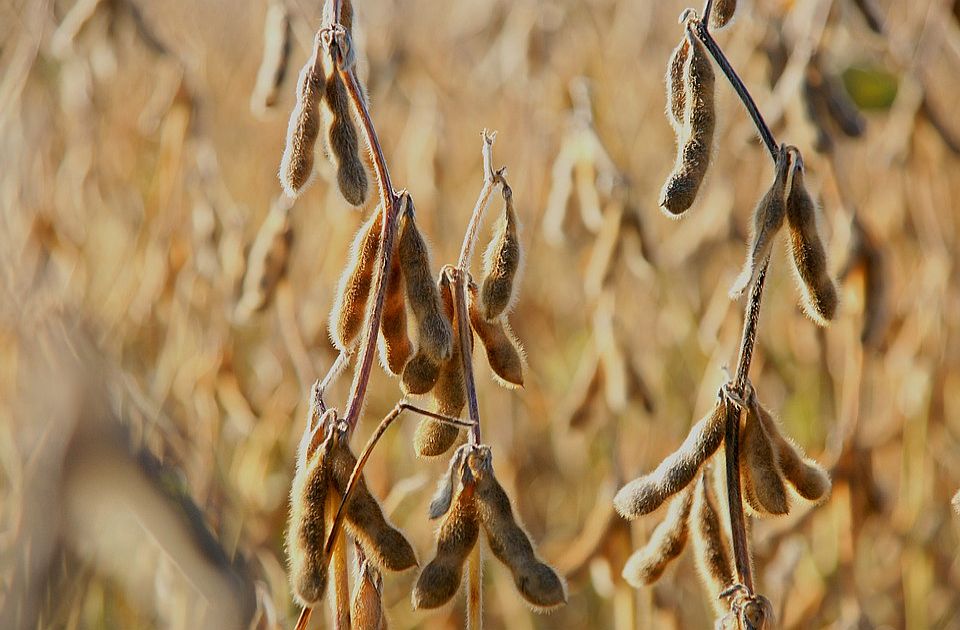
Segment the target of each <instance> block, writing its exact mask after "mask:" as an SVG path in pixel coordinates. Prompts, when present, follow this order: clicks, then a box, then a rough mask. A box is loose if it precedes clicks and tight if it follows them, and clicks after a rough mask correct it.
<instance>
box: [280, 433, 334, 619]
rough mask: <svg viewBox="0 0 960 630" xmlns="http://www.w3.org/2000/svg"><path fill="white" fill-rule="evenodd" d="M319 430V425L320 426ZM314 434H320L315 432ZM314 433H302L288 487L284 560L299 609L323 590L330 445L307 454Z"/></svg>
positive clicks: (320, 596) (322, 446)
mask: <svg viewBox="0 0 960 630" xmlns="http://www.w3.org/2000/svg"><path fill="white" fill-rule="evenodd" d="M321 427H322V423H321ZM316 431H322V428H319V427H318V428H317V429H316ZM316 431H310V430H309V429H308V430H307V431H305V432H304V438H303V439H302V440H301V448H300V457H299V458H298V465H297V472H296V475H295V476H294V478H293V484H292V485H291V487H290V520H289V523H288V526H287V556H288V558H289V565H290V569H289V570H290V585H291V586H292V588H293V593H294V595H295V596H296V598H297V600H298V601H299V602H300V603H301V604H302V605H303V606H313V605H314V604H316V603H317V602H319V601H320V600H321V599H322V598H323V594H324V591H325V590H326V587H327V565H326V563H325V562H324V557H323V545H324V543H325V542H326V537H325V531H324V528H325V525H326V518H325V506H326V503H327V493H328V486H329V477H330V471H329V468H330V448H329V446H330V441H329V439H327V440H325V441H324V442H323V444H322V445H321V446H320V448H317V449H315V450H314V451H313V452H312V453H309V445H310V444H311V443H312V441H313V437H314V435H315V433H316ZM308 453H309V457H308V456H307V454H308Z"/></svg>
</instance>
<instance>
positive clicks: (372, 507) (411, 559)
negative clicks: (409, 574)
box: [330, 432, 417, 571]
mask: <svg viewBox="0 0 960 630" xmlns="http://www.w3.org/2000/svg"><path fill="white" fill-rule="evenodd" d="M356 465H357V458H356V457H355V456H354V455H353V453H352V452H351V451H350V446H349V445H348V444H347V441H346V434H345V433H342V432H338V433H336V434H335V436H334V439H333V446H332V448H331V452H330V479H331V481H332V482H333V487H334V488H335V489H336V491H337V492H338V493H339V494H340V496H341V497H342V496H343V495H344V492H346V489H347V485H348V484H349V483H350V475H351V474H352V473H353V469H354V467H355V466H356ZM345 523H346V527H347V529H348V530H349V531H350V534H351V536H353V537H354V539H356V541H357V542H358V543H360V546H361V547H363V551H364V553H365V554H367V558H369V559H370V560H371V561H372V562H374V563H375V564H376V565H377V566H379V567H383V568H385V569H388V570H390V571H405V570H406V569H409V568H411V567H415V566H417V556H416V554H415V553H414V551H413V547H412V546H411V545H410V543H409V542H407V539H406V538H405V537H404V536H403V534H402V533H400V531H399V530H398V529H396V528H395V527H393V525H391V524H390V523H389V522H388V521H387V519H386V517H385V516H384V515H383V510H382V509H381V508H380V503H379V502H378V501H377V500H376V498H374V496H373V495H372V494H371V493H370V490H369V489H368V488H367V484H366V481H364V478H363V476H362V475H361V477H360V478H359V479H358V480H357V483H356V485H355V486H354V490H353V494H352V495H351V497H350V502H349V503H348V504H347V506H346V520H345Z"/></svg>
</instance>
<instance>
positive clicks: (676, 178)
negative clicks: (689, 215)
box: [660, 29, 716, 217]
mask: <svg viewBox="0 0 960 630" xmlns="http://www.w3.org/2000/svg"><path fill="white" fill-rule="evenodd" d="M687 40H688V41H689V42H690V46H691V48H690V54H689V55H688V58H687V61H686V63H685V64H684V67H683V81H684V89H685V95H686V98H685V108H684V128H685V129H687V134H686V137H685V140H684V142H683V144H682V145H681V146H680V147H679V151H678V152H677V161H676V164H675V165H674V167H673V172H672V173H670V176H669V177H668V178H667V182H666V183H665V184H664V186H663V190H662V191H661V193H660V206H661V207H662V208H663V209H664V210H665V211H666V214H667V216H671V217H676V216H679V215H681V214H683V213H684V212H686V211H687V210H688V209H689V208H690V206H692V205H693V202H694V200H695V199H696V197H697V192H698V191H699V190H700V185H701V184H702V183H703V178H704V177H705V176H706V174H707V166H708V165H709V164H710V154H711V152H712V151H713V132H714V128H715V127H716V112H715V111H714V82H715V77H714V73H713V66H712V65H711V62H710V57H709V55H708V54H707V50H706V48H705V47H704V46H703V43H701V42H700V40H699V39H697V38H696V36H694V35H693V33H692V32H691V31H690V30H689V29H688V30H687Z"/></svg>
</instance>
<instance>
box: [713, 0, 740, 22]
mask: <svg viewBox="0 0 960 630" xmlns="http://www.w3.org/2000/svg"><path fill="white" fill-rule="evenodd" d="M736 12H737V0H714V3H713V11H712V12H711V13H710V27H711V28H723V27H724V26H726V25H727V24H729V23H730V21H731V20H732V19H733V15H734V13H736Z"/></svg>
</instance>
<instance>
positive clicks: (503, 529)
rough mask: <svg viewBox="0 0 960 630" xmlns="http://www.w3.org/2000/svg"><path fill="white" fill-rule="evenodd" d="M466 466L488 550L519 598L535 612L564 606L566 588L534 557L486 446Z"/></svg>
mask: <svg viewBox="0 0 960 630" xmlns="http://www.w3.org/2000/svg"><path fill="white" fill-rule="evenodd" d="M467 463H468V465H469V467H470V471H471V473H472V474H473V476H474V477H475V478H476V480H477V490H476V505H477V515H478V516H479V519H480V523H481V524H482V525H483V529H484V531H485V532H486V534H487V541H488V542H489V543H490V551H491V552H493V555H494V556H496V558H497V559H498V560H500V562H502V563H503V564H504V565H506V567H507V568H509V569H510V572H511V573H512V574H513V581H514V584H515V585H516V587H517V590H518V591H519V592H520V595H522V596H523V598H524V599H525V600H527V602H528V603H529V604H530V605H532V606H533V607H534V608H535V609H537V610H547V609H550V608H555V607H556V606H560V605H563V604H565V603H566V601H567V589H566V585H565V584H564V583H563V580H562V579H561V578H560V576H559V575H557V572H556V571H554V570H553V569H552V568H551V567H550V566H549V565H547V564H546V563H544V562H542V561H541V560H540V559H539V558H537V555H536V552H535V551H534V548H533V543H532V542H531V541H530V537H529V536H528V535H527V532H526V531H524V529H523V527H521V526H520V524H519V523H517V520H516V518H515V517H514V514H513V508H512V506H511V505H510V497H509V496H507V493H506V491H505V490H504V489H503V486H501V485H500V482H499V481H497V478H496V476H495V475H494V472H493V457H492V454H491V452H490V447H488V446H481V447H478V448H476V449H475V450H473V451H472V452H471V453H470V454H469V455H468V456H467Z"/></svg>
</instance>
